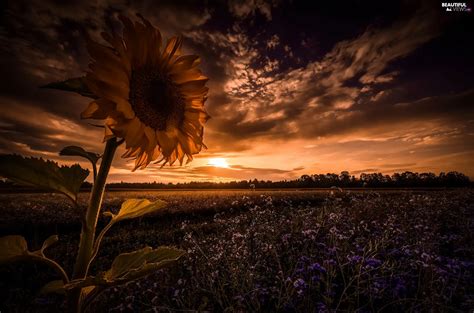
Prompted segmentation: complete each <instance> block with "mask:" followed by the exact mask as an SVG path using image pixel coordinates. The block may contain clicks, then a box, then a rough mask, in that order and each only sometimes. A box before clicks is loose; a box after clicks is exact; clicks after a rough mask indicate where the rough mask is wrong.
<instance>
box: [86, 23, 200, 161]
mask: <svg viewBox="0 0 474 313" xmlns="http://www.w3.org/2000/svg"><path fill="white" fill-rule="evenodd" d="M139 18H140V19H141V22H139V21H136V22H132V21H131V20H130V19H128V18H126V17H123V16H121V17H120V20H121V21H122V23H123V35H122V36H120V35H118V34H115V33H114V34H108V33H102V38H103V39H104V40H105V41H106V42H107V43H108V44H109V45H110V46H106V45H102V44H100V43H97V42H94V41H93V40H91V39H87V49H88V51H89V54H90V55H91V58H92V61H91V63H90V65H89V71H88V72H87V74H86V77H85V83H86V85H87V87H88V88H89V89H90V91H91V92H92V93H94V94H95V95H96V97H97V98H96V99H94V101H92V102H91V103H89V106H88V107H87V109H86V110H85V111H84V112H82V113H81V117H82V118H92V119H103V120H105V121H104V126H105V138H104V140H107V139H109V138H112V137H114V136H115V137H118V138H123V139H124V141H125V148H126V152H125V153H124V154H123V156H122V157H124V158H133V159H134V160H135V168H134V169H133V170H136V169H137V168H141V169H143V168H145V167H146V166H147V165H148V164H150V162H152V161H156V160H157V159H158V161H157V162H156V163H161V164H162V165H165V164H167V163H168V164H170V165H173V163H175V162H176V160H179V162H180V164H181V165H182V164H183V160H184V157H185V156H186V158H187V163H188V162H190V161H191V160H192V159H193V155H194V154H197V153H199V152H200V151H201V149H202V147H205V145H204V143H203V132H204V123H205V122H206V121H207V119H208V118H209V115H208V114H207V113H206V111H205V109H204V102H205V101H206V99H207V92H208V88H207V87H206V86H205V85H206V82H207V80H208V78H207V77H206V76H204V75H203V74H202V72H201V71H200V70H199V69H198V65H199V64H200V58H199V57H198V56H195V55H181V44H182V39H181V37H172V38H170V39H169V40H168V41H167V44H166V46H162V39H161V34H160V31H159V30H158V29H157V28H155V27H154V26H153V25H152V24H151V23H150V22H149V21H147V20H146V19H144V18H143V17H142V16H140V15H139Z"/></svg>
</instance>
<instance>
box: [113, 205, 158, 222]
mask: <svg viewBox="0 0 474 313" xmlns="http://www.w3.org/2000/svg"><path fill="white" fill-rule="evenodd" d="M166 205H167V203H166V202H165V201H162V200H157V201H155V202H151V201H150V200H147V199H128V200H126V201H125V202H123V203H122V206H121V208H120V211H119V212H118V213H117V214H113V213H112V212H105V213H104V215H106V216H111V217H112V222H113V223H116V222H118V221H122V220H126V219H131V218H136V217H140V216H143V215H145V214H149V213H152V212H155V211H158V210H160V209H162V208H164V207H166Z"/></svg>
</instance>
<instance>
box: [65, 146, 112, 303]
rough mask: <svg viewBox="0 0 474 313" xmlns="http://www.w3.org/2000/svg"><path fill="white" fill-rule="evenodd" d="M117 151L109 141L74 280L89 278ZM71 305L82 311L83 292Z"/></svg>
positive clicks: (74, 293)
mask: <svg viewBox="0 0 474 313" xmlns="http://www.w3.org/2000/svg"><path fill="white" fill-rule="evenodd" d="M116 149H117V140H116V139H115V138H112V139H109V140H107V143H106V145H105V150H104V154H103V156H102V162H101V164H100V168H99V172H98V173H97V177H96V179H95V182H94V186H93V188H92V192H91V195H90V199H89V207H88V208H87V212H86V217H85V220H84V222H83V223H82V229H81V239H80V242H79V251H78V254H77V258H76V263H75V265H74V272H73V275H72V279H81V278H85V277H86V276H87V272H88V271H89V265H90V261H91V257H92V253H93V248H94V238H95V230H96V227H97V220H98V217H99V212H100V207H101V204H102V198H103V196H104V190H105V183H106V181H107V176H108V174H109V170H110V166H111V165H112V160H113V159H114V154H115V150H116ZM69 305H73V306H75V307H76V308H77V310H76V311H80V310H81V309H80V305H81V290H80V289H78V290H73V291H72V294H71V298H70V303H69Z"/></svg>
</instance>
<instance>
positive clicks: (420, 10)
mask: <svg viewBox="0 0 474 313" xmlns="http://www.w3.org/2000/svg"><path fill="white" fill-rule="evenodd" d="M420 3H421V4H422V5H418V4H416V5H415V4H413V5H406V6H404V5H400V10H399V11H400V12H402V13H400V15H399V16H398V15H395V14H394V12H398V11H397V10H395V9H386V10H382V11H380V12H375V13H374V11H375V10H377V9H379V10H381V6H379V5H374V4H368V5H367V6H364V5H362V4H359V3H358V2H357V1H354V2H349V3H348V5H347V6H344V7H342V6H341V8H338V9H337V10H336V9H335V7H334V6H332V5H329V4H326V5H316V4H315V5H314V6H308V7H306V6H301V4H296V3H291V2H287V1H271V2H269V1H256V0H249V1H233V0H230V1H228V2H227V3H220V4H212V5H211V4H208V5H198V4H197V3H195V2H192V1H184V2H173V1H164V2H160V3H156V2H155V1H148V0H141V1H136V2H135V1H134V2H132V3H129V2H128V1H124V0H116V1H112V0H106V1H86V2H77V1H76V2H70V3H69V2H68V3H59V2H57V1H36V0H34V1H29V2H27V3H26V2H22V1H16V2H9V3H8V4H7V6H6V10H5V13H4V24H2V25H1V26H0V44H1V45H0V56H1V58H0V71H1V75H2V77H4V80H3V81H2V84H0V92H1V93H0V105H1V106H2V114H1V116H0V133H1V137H0V149H1V152H17V153H23V154H29V155H44V154H46V155H47V156H48V157H50V158H54V159H56V160H59V157H58V156H57V154H56V153H57V151H59V150H60V149H61V148H62V147H63V146H65V145H68V144H78V145H82V146H84V147H86V148H88V149H92V150H95V151H100V149H101V146H102V144H101V139H102V130H101V129H98V128H95V127H92V126H90V125H89V124H88V123H87V121H81V120H78V118H77V117H78V115H79V113H80V112H81V110H83V108H84V107H85V105H86V103H87V99H85V98H82V97H80V96H77V95H70V94H68V93H64V92H58V91H51V90H45V89H39V88H38V87H39V86H41V85H44V84H46V83H49V82H51V81H57V80H62V79H65V78H68V77H74V76H79V75H82V74H83V72H84V70H85V69H86V67H87V63H88V55H87V51H86V50H85V45H84V34H85V33H86V32H87V33H88V34H90V35H91V36H92V37H93V38H95V39H97V40H100V32H101V31H103V30H108V31H111V30H115V31H120V27H121V26H120V23H119V21H118V19H117V16H118V14H126V15H128V16H132V17H133V16H134V15H135V13H137V12H140V13H141V14H143V15H144V16H146V17H147V18H149V19H150V20H151V21H152V22H153V24H155V25H156V26H158V27H160V29H161V30H162V33H163V34H164V36H165V37H168V36H171V35H174V34H181V35H183V37H184V39H185V40H184V46H185V50H186V52H189V53H196V54H198V55H200V56H201V58H202V64H203V70H204V72H205V74H206V75H207V76H209V77H210V81H209V87H210V93H209V99H208V101H207V102H206V106H207V109H208V111H209V113H210V114H211V116H212V119H211V120H209V122H208V124H207V127H206V130H205V142H206V144H207V146H208V147H209V150H207V151H203V153H201V154H200V155H199V156H198V157H197V158H196V160H195V161H194V162H193V163H191V165H188V166H186V167H182V168H168V167H166V168H164V169H159V168H154V167H151V168H149V169H147V170H145V171H141V172H138V173H134V174H133V176H130V174H129V173H130V172H129V170H130V169H131V168H132V167H133V165H132V162H131V161H129V160H123V159H121V158H120V157H119V156H118V157H117V158H116V160H115V163H114V164H115V167H114V169H113V170H112V178H113V179H114V180H139V181H149V180H157V181H160V180H161V181H180V180H206V179H209V180H219V179H222V180H231V179H253V178H259V179H285V178H295V177H298V176H299V175H301V174H304V173H315V172H338V171H342V170H349V171H351V173H352V174H358V173H360V172H364V171H365V172H367V171H381V172H384V173H391V172H393V171H396V170H417V171H437V172H439V171H446V170H459V171H464V172H466V173H467V174H469V175H471V176H474V172H473V168H474V166H473V165H474V164H473V163H472V161H471V160H473V159H474V144H473V143H474V140H473V139H474V138H473V136H474V127H473V125H474V109H473V108H474V106H473V101H474V86H473V85H472V82H469V79H468V77H469V73H470V72H469V70H468V69H469V68H472V62H473V61H472V53H474V51H473V49H472V48H469V47H468V46H465V45H462V42H463V40H465V38H466V37H467V34H469V32H470V31H474V27H473V22H472V19H471V20H469V19H468V17H467V18H466V17H464V16H454V15H451V16H449V17H448V16H445V15H443V14H444V12H443V11H442V10H440V8H438V6H435V5H433V6H431V5H428V4H426V3H424V2H420ZM354 10H355V11H354ZM320 12H322V13H320ZM367 12H368V13H367ZM369 13H370V14H372V15H374V14H375V16H377V18H375V17H374V18H372V17H371V15H370V14H369ZM318 14H319V15H318ZM377 14H379V15H377ZM313 15H314V16H313ZM322 15H324V16H323V17H322ZM292 16H293V17H292ZM356 16H361V18H356ZM300 20H301V21H300ZM381 20H382V21H383V23H381V22H380V21H381ZM470 74H472V73H470ZM216 157H219V158H225V159H226V160H227V162H228V163H229V164H230V166H229V168H215V167H211V166H208V165H207V164H208V160H209V159H210V158H216ZM67 162H71V160H68V161H67Z"/></svg>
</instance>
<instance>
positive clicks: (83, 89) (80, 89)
mask: <svg viewBox="0 0 474 313" xmlns="http://www.w3.org/2000/svg"><path fill="white" fill-rule="evenodd" d="M41 88H47V89H58V90H63V91H70V92H75V93H78V94H80V95H81V96H84V97H88V98H92V99H97V96H96V95H95V94H93V93H92V92H91V91H90V90H89V88H88V87H87V85H86V83H85V78H84V77H75V78H71V79H68V80H65V81H60V82H54V83H49V84H47V85H44V86H41Z"/></svg>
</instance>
